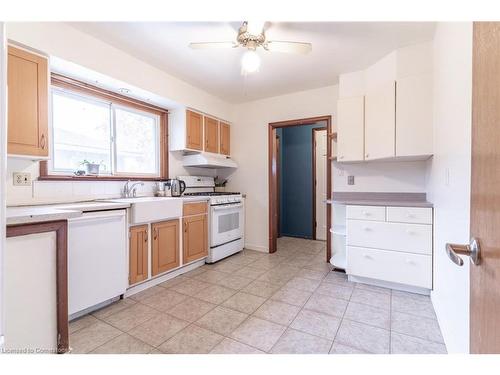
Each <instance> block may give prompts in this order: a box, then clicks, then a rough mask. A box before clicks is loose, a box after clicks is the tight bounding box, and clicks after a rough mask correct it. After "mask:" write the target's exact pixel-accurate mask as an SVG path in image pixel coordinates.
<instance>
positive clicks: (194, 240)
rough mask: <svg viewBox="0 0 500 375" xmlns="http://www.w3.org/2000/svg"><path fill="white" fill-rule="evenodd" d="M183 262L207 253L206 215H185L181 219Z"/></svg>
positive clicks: (193, 259) (201, 256)
mask: <svg viewBox="0 0 500 375" xmlns="http://www.w3.org/2000/svg"><path fill="white" fill-rule="evenodd" d="M182 221H183V227H184V235H183V262H184V263H189V262H192V261H195V260H197V259H201V258H203V257H206V256H207V255H208V220H207V215H206V214H203V215H194V216H187V217H184V218H183V219H182Z"/></svg>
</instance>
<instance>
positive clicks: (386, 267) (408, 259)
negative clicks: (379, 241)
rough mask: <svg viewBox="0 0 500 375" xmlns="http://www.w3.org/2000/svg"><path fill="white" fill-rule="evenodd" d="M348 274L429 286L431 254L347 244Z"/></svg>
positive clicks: (430, 280) (430, 281) (424, 286)
mask: <svg viewBox="0 0 500 375" xmlns="http://www.w3.org/2000/svg"><path fill="white" fill-rule="evenodd" d="M346 272H347V273H348V274H349V275H354V276H362V277H369V278H372V279H378V280H385V281H391V282H394V283H400V284H406V285H413V286H418V287H422V288H428V289H432V257H431V256H430V255H419V254H408V253H400V252H396V251H387V250H378V249H367V248H363V247H352V246H348V247H347V270H346Z"/></svg>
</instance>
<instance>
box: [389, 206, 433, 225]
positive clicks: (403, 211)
mask: <svg viewBox="0 0 500 375" xmlns="http://www.w3.org/2000/svg"><path fill="white" fill-rule="evenodd" d="M387 221H395V222H398V223H417V224H432V208H426V207H387Z"/></svg>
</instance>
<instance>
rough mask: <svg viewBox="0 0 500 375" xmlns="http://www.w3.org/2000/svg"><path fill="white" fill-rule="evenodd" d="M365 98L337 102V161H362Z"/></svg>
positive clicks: (357, 97) (345, 99)
mask: <svg viewBox="0 0 500 375" xmlns="http://www.w3.org/2000/svg"><path fill="white" fill-rule="evenodd" d="M364 108H365V97H364V96H355V97H352V98H343V99H339V100H338V101H337V129H338V135H337V138H338V141H337V145H338V146H337V147H338V150H337V160H338V161H362V160H363V158H364V131H365V113H364V112H365V109H364Z"/></svg>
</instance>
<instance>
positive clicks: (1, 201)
mask: <svg viewBox="0 0 500 375" xmlns="http://www.w3.org/2000/svg"><path fill="white" fill-rule="evenodd" d="M5 54H6V51H5V26H4V23H3V22H0V274H2V275H3V264H4V261H3V260H4V249H5V195H6V194H5V170H6V168H7V161H6V160H5V155H6V154H7V137H6V128H7V126H6V124H7V115H6V112H7V111H6V107H7V106H6V100H7V98H6V89H7V87H6V82H7V79H6V77H7V71H6V57H5ZM3 295H4V294H3V277H0V349H1V348H2V347H3V335H4V304H3V300H4V297H3Z"/></svg>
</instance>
